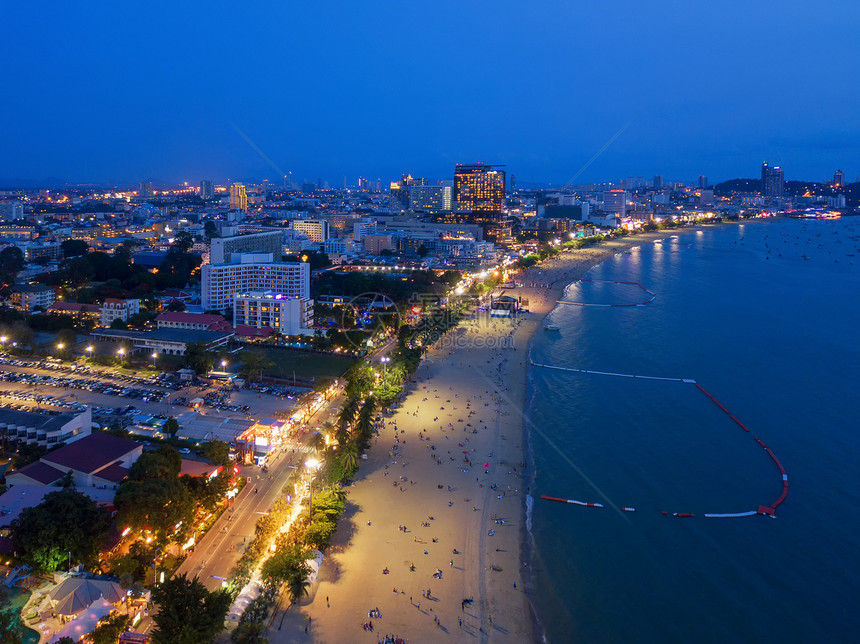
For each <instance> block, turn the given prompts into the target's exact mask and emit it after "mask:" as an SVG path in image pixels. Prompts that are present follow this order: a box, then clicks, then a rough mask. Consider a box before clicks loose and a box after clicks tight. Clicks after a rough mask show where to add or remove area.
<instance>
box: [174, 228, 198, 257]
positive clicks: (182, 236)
mask: <svg viewBox="0 0 860 644" xmlns="http://www.w3.org/2000/svg"><path fill="white" fill-rule="evenodd" d="M193 245H194V238H193V237H192V236H191V233H189V232H188V231H185V230H180V231H179V232H178V233H176V236H175V237H174V238H173V243H172V244H171V245H170V248H171V250H174V251H176V252H177V253H179V254H185V253H187V252H188V251H189V250H191V247H192V246H193Z"/></svg>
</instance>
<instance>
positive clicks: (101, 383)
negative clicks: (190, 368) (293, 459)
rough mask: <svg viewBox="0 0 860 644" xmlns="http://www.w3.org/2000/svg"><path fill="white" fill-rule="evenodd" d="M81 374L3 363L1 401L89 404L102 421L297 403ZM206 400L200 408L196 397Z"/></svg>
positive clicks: (258, 411)
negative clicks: (157, 385)
mask: <svg viewBox="0 0 860 644" xmlns="http://www.w3.org/2000/svg"><path fill="white" fill-rule="evenodd" d="M82 376H83V377H77V375H72V374H71V373H69V372H63V371H58V370H45V369H42V368H39V367H26V368H25V367H21V366H19V365H9V364H0V405H2V406H5V407H11V406H14V407H16V408H30V410H31V411H39V410H54V411H80V410H82V409H83V405H87V406H89V407H90V409H91V410H92V412H93V421H94V422H98V423H101V424H103V425H111V424H113V423H114V422H120V424H124V421H129V422H130V420H131V418H132V416H134V415H135V414H137V413H144V414H148V415H151V416H164V417H167V416H179V415H180V414H183V413H185V412H188V411H193V410H195V409H196V410H197V411H199V412H200V413H204V414H209V415H216V416H225V417H239V418H249V417H251V418H258V419H259V418H267V417H268V418H271V417H276V416H283V415H284V414H286V413H289V411H290V410H291V409H292V408H293V406H294V404H295V403H294V400H291V399H290V398H289V397H288V396H289V395H288V394H287V393H285V392H276V393H284V395H274V393H272V392H271V391H270V390H269V391H267V392H260V391H255V390H248V389H244V390H241V391H234V390H232V389H225V388H224V387H223V386H214V387H213V386H192V385H184V386H180V385H178V384H177V385H175V387H176V389H175V390H174V388H173V387H171V388H170V389H167V388H164V387H161V386H159V387H155V386H152V385H148V386H140V384H139V383H135V384H131V383H128V382H123V381H121V380H118V379H117V378H114V377H105V378H101V377H93V375H91V374H82ZM198 398H202V399H204V401H206V403H208V404H203V405H199V406H196V407H195V406H194V405H192V404H191V400H196V399H198Z"/></svg>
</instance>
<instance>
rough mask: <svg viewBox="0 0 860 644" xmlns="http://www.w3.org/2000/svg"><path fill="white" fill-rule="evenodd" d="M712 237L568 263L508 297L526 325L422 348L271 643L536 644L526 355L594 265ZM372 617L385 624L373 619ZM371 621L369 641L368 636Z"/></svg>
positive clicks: (531, 275)
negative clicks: (381, 639)
mask: <svg viewBox="0 0 860 644" xmlns="http://www.w3.org/2000/svg"><path fill="white" fill-rule="evenodd" d="M711 226H713V225H706V226H695V227H693V226H691V227H687V228H681V229H671V230H665V231H657V232H651V233H644V234H640V235H635V236H632V235H631V236H628V237H625V238H622V239H620V240H612V241H608V242H604V243H602V244H599V245H597V246H590V247H586V248H582V249H577V250H573V251H566V252H563V253H562V254H560V255H559V256H556V257H554V258H550V259H547V260H545V261H544V262H542V263H541V264H538V265H536V266H533V267H530V268H529V269H527V270H526V271H524V272H523V273H522V274H520V275H519V276H518V277H517V281H518V282H521V283H523V286H522V287H517V288H514V289H510V290H508V291H507V292H508V293H509V294H510V295H513V296H514V297H518V296H522V297H524V298H528V300H529V311H530V312H529V314H527V315H524V316H521V317H520V318H519V319H516V320H511V319H507V318H492V317H489V315H488V314H479V313H475V314H473V315H472V316H470V317H469V318H466V319H464V320H463V321H461V323H460V324H458V326H457V327H456V328H454V329H452V330H451V331H449V332H448V333H447V334H446V335H445V336H443V337H442V338H441V339H440V341H439V342H438V343H437V344H436V345H434V346H433V347H430V348H429V349H428V351H427V352H426V354H425V356H424V358H423V359H422V363H421V366H420V367H419V369H418V370H417V371H416V373H415V374H414V376H413V380H412V381H411V382H409V383H408V385H407V388H406V390H405V396H404V398H403V400H402V402H401V403H400V404H399V406H398V408H397V409H395V410H393V413H391V414H386V416H385V418H384V421H383V425H382V426H381V427H380V430H379V435H378V436H377V437H376V438H375V439H374V441H373V445H372V447H371V448H370V449H369V450H368V451H367V453H366V456H367V460H364V461H363V462H362V464H361V467H360V469H359V471H358V474H357V475H356V478H355V481H354V483H353V485H352V486H351V487H350V488H348V490H349V500H348V509H347V512H346V513H345V514H344V517H343V519H342V521H341V522H340V523H339V526H338V531H337V532H336V533H335V535H334V538H333V540H332V546H331V547H330V548H329V550H328V551H327V552H326V555H325V558H326V560H325V562H324V564H323V566H322V568H321V570H320V574H319V578H318V581H317V582H316V583H315V584H314V586H313V587H312V588H311V589H310V597H309V598H307V599H305V600H303V601H302V602H300V603H299V604H297V605H295V606H293V607H292V610H290V609H289V607H288V609H287V610H286V611H279V612H278V613H277V614H276V615H273V616H272V620H271V624H272V626H271V627H270V628H269V630H268V632H267V637H268V638H269V641H270V642H271V643H272V644H276V643H279V642H307V641H313V642H341V641H356V642H358V641H367V642H370V643H372V642H374V641H376V640H377V634H379V635H383V634H392V635H395V636H397V637H402V638H404V639H405V640H406V641H413V642H414V641H440V642H443V641H444V642H450V641H462V640H463V639H464V638H465V635H468V636H470V638H474V639H476V640H478V641H480V642H488V641H502V640H505V641H516V642H520V641H539V640H540V639H541V638H542V637H543V633H542V629H541V626H540V623H539V620H538V617H537V613H536V610H535V606H534V602H533V585H534V584H533V580H532V578H531V572H530V568H529V566H530V561H531V558H532V556H533V544H532V543H531V537H530V532H529V530H528V528H527V526H526V514H527V504H528V503H529V492H530V489H531V483H532V481H533V480H534V476H535V473H534V467H533V462H531V461H532V456H531V454H530V452H529V450H530V441H531V432H530V431H529V429H530V428H529V427H528V421H527V409H528V407H527V405H529V404H530V401H531V397H532V395H533V392H532V391H531V386H530V378H529V374H530V372H529V366H530V364H529V363H530V360H529V356H530V353H531V346H532V342H533V341H534V338H535V335H536V333H537V332H538V331H540V330H541V329H542V328H543V325H544V322H545V319H546V317H547V316H548V315H549V314H550V313H551V312H552V311H553V310H554V309H555V307H556V306H557V301H558V300H559V299H560V298H561V295H562V294H563V292H564V288H565V287H566V286H567V285H568V284H570V283H571V282H572V281H573V280H575V279H577V278H579V277H581V276H582V275H584V274H585V273H586V272H588V271H589V270H591V268H593V267H594V266H596V265H598V264H600V263H601V262H602V261H604V260H605V259H607V258H609V257H612V256H613V255H615V254H616V253H618V252H623V251H625V250H627V249H629V248H630V247H632V246H638V245H641V244H645V243H649V242H650V241H653V240H656V239H662V238H665V237H667V236H672V235H676V234H681V233H685V232H692V231H694V230H699V229H701V228H707V227H711ZM529 284H531V285H529ZM446 423H447V425H446ZM446 452H447V453H446ZM428 456H429V457H430V458H428ZM458 459H462V460H461V461H460V462H458ZM519 497H522V498H519ZM403 526H406V527H405V528H403ZM512 528H513V529H512ZM455 564H456V565H455ZM434 570H435V571H437V572H436V573H433V571H434ZM431 573H433V574H431ZM437 575H438V577H437ZM427 590H432V595H426V594H425V593H426V591H427ZM419 591H421V594H420V595H419ZM465 599H472V600H473V603H471V604H466V603H462V602H463V600H465ZM407 602H408V603H407ZM458 603H459V604H460V605H459V606H458ZM374 608H375V609H378V610H379V612H380V613H381V615H382V617H380V618H374V619H372V620H370V619H369V617H368V615H367V611H368V610H371V609H374ZM369 621H372V623H373V626H374V630H373V631H365V630H363V626H362V625H363V624H367V623H368V622H369ZM460 631H463V632H462V633H461V632H460ZM306 633H307V634H306Z"/></svg>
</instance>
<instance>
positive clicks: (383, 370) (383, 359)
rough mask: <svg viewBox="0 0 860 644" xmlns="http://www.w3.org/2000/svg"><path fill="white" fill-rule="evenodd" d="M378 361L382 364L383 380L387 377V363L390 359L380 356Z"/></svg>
mask: <svg viewBox="0 0 860 644" xmlns="http://www.w3.org/2000/svg"><path fill="white" fill-rule="evenodd" d="M379 361H380V362H381V363H382V379H383V380H385V378H386V376H387V375H388V363H389V362H391V358H389V357H388V356H382V357H381V358H380V359H379Z"/></svg>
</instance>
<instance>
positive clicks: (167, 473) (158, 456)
mask: <svg viewBox="0 0 860 644" xmlns="http://www.w3.org/2000/svg"><path fill="white" fill-rule="evenodd" d="M174 420H175V419H174ZM181 469H182V456H181V455H180V454H179V452H177V451H176V450H175V449H173V448H172V447H171V446H170V445H161V446H160V447H159V448H158V449H156V450H153V451H151V452H144V453H143V454H141V455H140V457H138V459H137V460H136V461H135V462H134V464H133V465H132V466H131V469H130V470H129V472H128V478H129V480H130V481H150V480H152V479H167V480H173V479H175V478H176V477H177V476H179V470H181Z"/></svg>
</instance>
